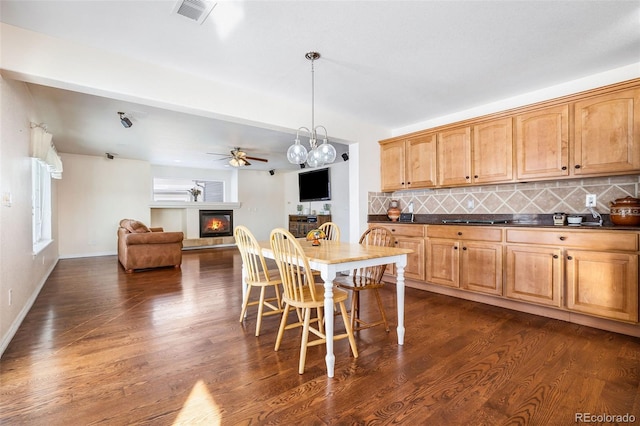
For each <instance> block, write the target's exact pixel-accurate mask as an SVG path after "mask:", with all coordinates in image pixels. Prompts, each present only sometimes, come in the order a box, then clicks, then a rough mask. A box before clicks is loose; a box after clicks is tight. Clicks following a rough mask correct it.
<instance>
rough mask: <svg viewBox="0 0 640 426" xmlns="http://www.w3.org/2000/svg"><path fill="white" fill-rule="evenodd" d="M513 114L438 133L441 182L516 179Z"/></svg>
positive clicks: (461, 182)
mask: <svg viewBox="0 0 640 426" xmlns="http://www.w3.org/2000/svg"><path fill="white" fill-rule="evenodd" d="M512 122H513V120H512V119H511V117H509V118H503V119H500V120H492V121H487V122H483V123H478V124H476V125H474V126H473V127H471V126H467V127H460V128H457V129H452V130H447V131H443V132H440V133H438V185H439V186H445V187H446V186H461V185H469V184H481V183H496V182H510V181H511V180H513V125H512Z"/></svg>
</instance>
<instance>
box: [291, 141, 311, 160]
mask: <svg viewBox="0 0 640 426" xmlns="http://www.w3.org/2000/svg"><path fill="white" fill-rule="evenodd" d="M287 159H288V160H289V162H290V163H292V164H302V163H304V162H305V161H307V148H305V147H304V146H302V145H301V144H300V141H296V143H294V144H293V145H291V146H290V147H289V149H288V150H287Z"/></svg>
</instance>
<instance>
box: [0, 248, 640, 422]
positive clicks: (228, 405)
mask: <svg viewBox="0 0 640 426" xmlns="http://www.w3.org/2000/svg"><path fill="white" fill-rule="evenodd" d="M240 274H241V260H240V256H239V254H238V253H237V251H236V250H235V249H232V248H224V249H207V250H194V251H185V253H184V261H183V265H182V268H181V269H173V268H169V269H157V270H151V271H145V272H139V273H134V274H125V273H124V271H123V270H122V268H121V267H120V266H119V265H118V262H117V259H116V257H115V256H106V257H98V258H84V259H67V260H61V261H60V262H59V263H58V265H57V266H56V268H55V270H54V271H53V273H52V275H51V276H50V277H49V279H48V281H47V283H46V284H45V286H44V288H43V290H42V292H41V294H40V295H39V297H38V299H37V300H36V302H35V304H34V306H33V308H32V309H31V311H30V312H29V314H28V315H27V317H26V319H25V321H24V323H23V324H22V326H21V327H20V329H19V330H18V333H17V334H16V336H15V338H14V339H13V341H12V342H11V343H10V345H9V347H8V348H7V350H6V352H5V354H4V356H3V357H2V360H1V362H0V377H1V390H0V423H2V424H11V425H14V424H28V425H47V426H51V425H65V426H70V425H74V426H75V425H86V424H109V425H111V424H113V425H124V424H154V425H156V424H157V425H172V424H218V423H220V424H224V425H236V424H314V425H322V424H344V425H347V424H397V423H404V424H411V425H414V424H430V425H461V424H464V425H467V424H468V425H499V424H532V425H569V424H574V422H575V420H576V413H590V415H591V416H594V415H610V416H616V415H620V416H622V415H625V414H628V415H632V416H635V422H636V423H640V387H639V386H640V339H637V338H634V337H630V336H625V335H619V334H615V333H610V332H605V331H600V330H596V329H592V328H588V327H584V326H579V325H575V324H570V323H566V322H562V321H557V320H552V319H547V318H543V317H538V316H534V315H529V314H523V313H518V312H515V311H510V310H507V309H502V308H498V307H492V306H486V305H482V304H480V303H475V302H469V301H463V300H459V299H455V298H451V297H447V296H442V295H437V294H431V293H428V292H425V291H420V290H415V289H410V288H408V289H407V291H406V337H405V344H404V345H403V346H399V345H398V344H397V337H396V332H395V324H396V315H395V308H394V306H395V287H394V286H393V285H390V286H387V287H386V288H385V289H384V290H383V291H382V295H383V299H384V302H385V306H386V311H387V313H388V316H389V319H390V322H391V323H392V331H391V332H390V333H388V334H387V333H385V331H384V329H383V328H382V327H375V328H373V329H369V330H363V331H360V332H357V333H356V341H357V344H358V350H359V353H360V356H359V358H357V359H354V358H352V357H351V356H350V352H349V348H348V342H347V341H346V340H341V341H338V342H336V344H335V353H336V370H335V377H334V378H332V379H329V378H327V376H326V368H325V362H324V346H319V347H315V348H310V349H309V352H308V355H307V361H306V371H305V374H303V375H299V374H298V373H297V367H298V356H299V346H300V342H299V335H300V334H299V333H300V330H295V331H293V330H292V331H288V332H287V334H285V339H284V341H283V345H282V347H281V349H280V350H279V351H278V352H274V350H273V346H274V343H275V337H276V331H277V327H278V321H279V318H278V317H277V316H272V317H267V318H265V319H264V321H263V324H262V332H261V335H260V337H255V336H254V332H255V311H254V310H252V311H251V312H250V315H249V318H248V319H247V320H246V321H245V322H244V323H239V322H238V317H239V313H240V303H241V302H240V299H241V289H240ZM363 297H364V299H363V304H362V309H363V311H364V314H363V315H365V314H366V313H367V312H370V313H371V314H372V315H373V314H375V313H376V307H375V303H374V300H373V299H367V295H364V296H363ZM369 302H371V303H369ZM369 308H370V310H369ZM340 327H341V324H340V321H339V320H337V321H336V328H337V329H338V328H340ZM585 415H586V414H585ZM583 418H585V417H584V416H583ZM604 420H616V419H615V418H611V417H610V418H608V419H604ZM618 420H620V419H618ZM601 423H604V424H612V423H615V422H607V421H605V422H601ZM618 423H621V424H624V422H618Z"/></svg>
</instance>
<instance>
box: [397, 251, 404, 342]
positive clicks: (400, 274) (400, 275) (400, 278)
mask: <svg viewBox="0 0 640 426" xmlns="http://www.w3.org/2000/svg"><path fill="white" fill-rule="evenodd" d="M406 264H407V258H406V256H403V258H402V260H401V261H400V260H399V261H398V262H396V298H397V299H398V344H399V345H404V267H405V265H406Z"/></svg>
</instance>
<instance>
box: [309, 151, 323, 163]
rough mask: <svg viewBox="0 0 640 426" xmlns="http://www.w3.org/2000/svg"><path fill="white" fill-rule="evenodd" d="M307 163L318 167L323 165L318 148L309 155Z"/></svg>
mask: <svg viewBox="0 0 640 426" xmlns="http://www.w3.org/2000/svg"><path fill="white" fill-rule="evenodd" d="M307 164H308V165H309V167H318V166H321V165H322V163H321V162H320V155H319V151H318V149H317V148H316V149H313V150H311V152H310V153H309V156H308V157H307Z"/></svg>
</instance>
